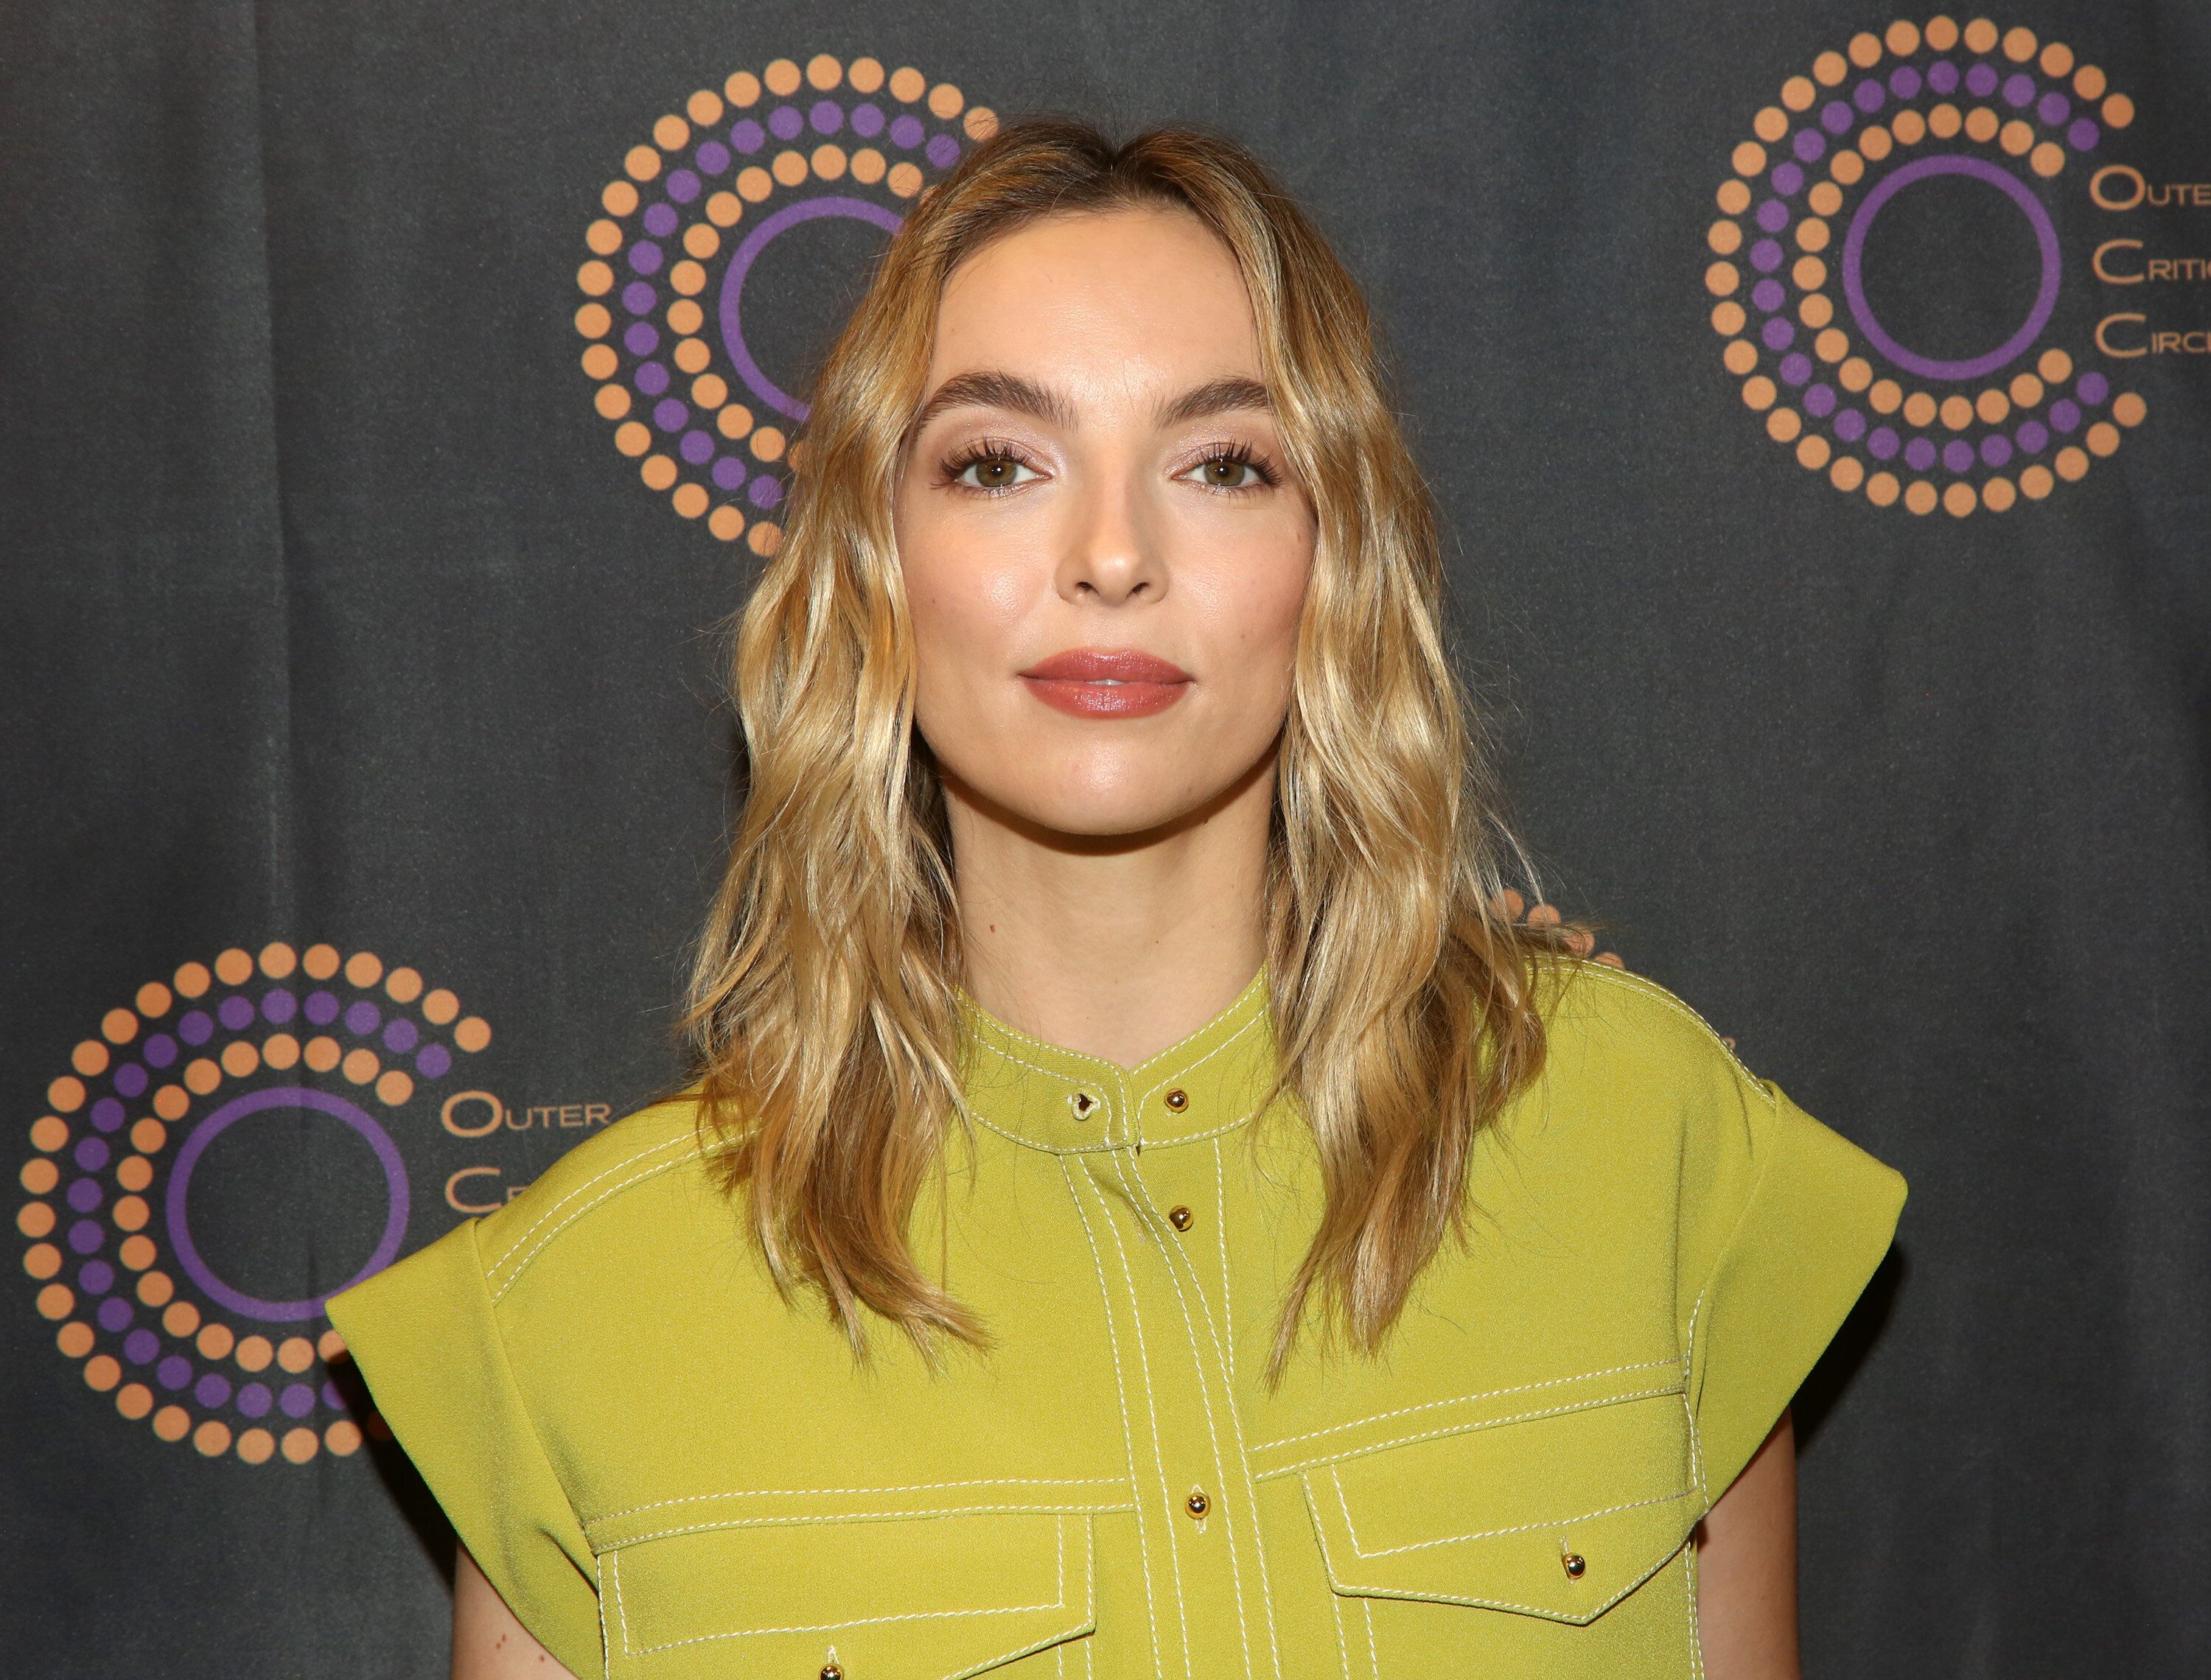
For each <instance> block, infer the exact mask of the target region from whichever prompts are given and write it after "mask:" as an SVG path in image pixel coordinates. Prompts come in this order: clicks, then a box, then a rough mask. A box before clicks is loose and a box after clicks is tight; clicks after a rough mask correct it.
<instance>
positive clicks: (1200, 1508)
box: [1182, 1488, 1213, 1517]
mask: <svg viewBox="0 0 2211 1680" xmlns="http://www.w3.org/2000/svg"><path fill="white" fill-rule="evenodd" d="M1182 1505H1183V1509H1184V1510H1185V1511H1187V1512H1189V1513H1190V1515H1192V1516H1194V1517H1202V1516H1203V1515H1204V1514H1206V1513H1207V1512H1208V1511H1210V1510H1211V1509H1212V1508H1213V1502H1212V1501H1211V1500H1209V1499H1208V1498H1207V1497H1206V1496H1205V1490H1204V1489H1203V1488H1192V1489H1191V1490H1190V1497H1189V1498H1188V1499H1185V1500H1184V1501H1183V1502H1182Z"/></svg>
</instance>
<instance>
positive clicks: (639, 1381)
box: [331, 123, 1903, 1680]
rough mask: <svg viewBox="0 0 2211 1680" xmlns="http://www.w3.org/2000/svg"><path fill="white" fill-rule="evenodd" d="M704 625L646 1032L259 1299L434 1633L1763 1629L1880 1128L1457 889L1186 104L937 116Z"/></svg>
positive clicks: (1473, 784) (986, 1663) (1270, 265)
mask: <svg viewBox="0 0 2211 1680" xmlns="http://www.w3.org/2000/svg"><path fill="white" fill-rule="evenodd" d="M807 448H808V450H809V455H808V457H807V460H806V462H805V465H804V468H803V473H802V475H801V478H800V480H799V484H800V488H799V493H798V498H797V511H796V513H795V516H794V517H793V520H792V523H791V525H790V528H789V531H788V535H786V537H785V539H784V544H783V547H782V548H781V551H780V552H779V553H778V554H777V555H776V557H775V559H774V560H773V563H772V565H771V566H770V568H769V569H768V571H767V574H766V577H765V578H764V579H763V580H762V582H761V583H760V587H759V589H758V592H757V594H756V595H755V596H754V600H753V601H752V602H751V604H750V606H749V607H748V611H747V613H746V615H745V618H744V622H743V626H742V632H741V636H740V639H739V647H738V652H737V658H736V689H737V695H738V701H739V704H740V708H741V711H742V718H743V722H744V728H745V734H746V740H747V744H748V751H749V762H750V771H751V779H750V790H749V797H748V802H747V805H746V808H745V812H744V815H743V818H742V825H741V827H740V830H739V832H738V834H737V837H736V842H735V844H734V847H733V849H732V853H731V857H730V866H729V872H728V875H727V878H726V880H725V882H724V887H723V890H722V892H721V895H720V897H719V900H718V903H717V906H716V909H715V912H714V916H713V918H712V923H711V925H710V927H709V928H708V931H707V934H706V940H705V943H704V948H703V952H702V956H701V958H700V964H699V967H698V971H697V978H696V982H695V987H694V1007H693V1010H692V1013H691V1023H692V1027H693V1030H694V1035H695V1042H696V1047H697V1049H698V1052H699V1060H700V1066H701V1068H702V1078H701V1079H700V1083H699V1085H697V1086H695V1087H694V1090H693V1091H689V1092H688V1093H686V1094H685V1096H684V1097H681V1098H680V1099H678V1100H676V1101H674V1102H671V1103H664V1104H662V1105H659V1106H657V1107H655V1108H651V1109H646V1110H645V1111H644V1112H642V1113H639V1114H637V1115H633V1116H631V1117H630V1118H628V1119H627V1120H626V1121H622V1122H621V1123H620V1124H619V1125H617V1126H615V1127H612V1128H610V1129H609V1131H608V1132H607V1133H605V1134H604V1135H603V1136H600V1137H597V1138H595V1139H591V1141H590V1142H588V1143H586V1144H585V1145H582V1146H581V1147H579V1148H578V1149H577V1150H575V1151H573V1152H572V1153H571V1154H570V1155H569V1156H568V1157H566V1158H565V1159H564V1160H562V1161H561V1162H560V1163H558V1164H557V1165H556V1166H555V1167H554V1169H552V1170H551V1171H549V1172H548V1173H547V1174H546V1175H545V1176H544V1177H543V1178H542V1179H541V1180H540V1181H538V1182H537V1183H536V1185H534V1186H533V1187H531V1188H530V1191H529V1192H528V1193H527V1194H524V1195H523V1196H521V1197H519V1198H518V1199H517V1200H515V1201H514V1202H512V1204H511V1205H510V1206H507V1207H506V1208H505V1209H503V1210H501V1211H500V1212H498V1213H495V1214H493V1215H491V1216H489V1217H488V1218H483V1219H481V1220H471V1221H469V1222H468V1223H466V1224H463V1225H462V1226H460V1227H459V1228H458V1229H457V1230H453V1231H451V1233H449V1234H447V1235H446V1236H445V1237H444V1238H443V1239H442V1240H440V1241H439V1242H435V1243H433V1244H432V1245H431V1246H430V1247H429V1248H426V1249H424V1250H423V1251H422V1252H421V1253H420V1254H416V1255H415V1256H413V1257H411V1258H410V1259H409V1260H406V1261H404V1262H403V1263H401V1264H400V1265H398V1266H395V1267H393V1268H391V1270H389V1271H387V1272H385V1273H383V1274H382V1275H380V1276H379V1277H377V1278H372V1279H371V1280H370V1281H368V1282H367V1283H366V1284H362V1285H360V1287H358V1288H356V1289H354V1290H351V1291H349V1292H348V1293H347V1294H345V1295H343V1296H340V1297H338V1298H337V1299H336V1301H334V1302H332V1303H331V1315H332V1317H333V1319H334V1320H335V1321H336V1324H337V1326H338V1327H339V1329H340V1330H341V1331H342V1333H343V1334H344V1335H345V1338H346V1339H347V1341H348V1344H349V1345H350V1346H351V1348H352V1350H353V1352H354V1357H355V1358H356V1359H357V1360H358V1362H359V1363H360V1368H361V1369H362V1370H363V1372H364V1373H365V1374H366V1378H367V1380H368V1382H369V1384H370V1386H371V1387H372V1388H373V1391H374V1393H375V1395H376V1398H377V1400H378V1402H379V1405H380V1407H381V1408H382V1411H383V1412H384V1415H385V1417H386V1418H387V1419H388V1420H389V1421H390V1423H391V1425H392V1427H393V1429H395V1430H396V1431H397V1435H398V1437H399V1439H400V1441H402V1443H403V1445H404V1446H405V1447H407V1449H408V1451H409V1453H411V1454H412V1455H413V1457H414V1459H415V1461H416V1463H417V1464H418V1465H420V1466H421V1470H422V1472H423V1474H424V1475H425V1476H426V1478H427V1479H428V1481H429V1484H430V1485H431V1487H432V1489H433V1490H434V1491H435V1492H436V1494H437V1495H438V1496H439V1499H440V1501H441V1502H443V1503H444V1505H445V1508H446V1510H447V1512H448V1513H449V1514H451V1517H452V1520H453V1522H454V1525H455V1526H456V1528H457V1531H458V1532H459V1536H460V1538H461V1541H462V1544H463V1551H462V1554H461V1563H460V1573H459V1578H458V1580H457V1586H456V1595H455V1633H454V1651H455V1654H454V1673H455V1674H456V1675H457V1676H466V1677H476V1680H483V1677H496V1676H505V1675H509V1674H522V1673H531V1674H536V1673H548V1672H550V1673H558V1672H560V1671H561V1670H562V1669H563V1668H564V1667H565V1669H566V1671H570V1672H572V1673H575V1674H578V1675H582V1674H587V1673H593V1672H598V1671H602V1670H603V1671H604V1672H606V1673H607V1674H609V1675H610V1676H614V1677H626V1676H639V1677H647V1676H650V1677H659V1676H668V1677H677V1676H694V1675H695V1676H710V1675H747V1676H749V1675H754V1674H763V1675H768V1674H779V1675H789V1676H801V1675H805V1676H813V1675H819V1676H821V1677H823V1680H840V1677H843V1676H847V1675H849V1676H851V1677H852V1680H877V1677H886V1680H887V1677H921V1676H926V1677H931V1680H936V1677H948V1676H958V1675H968V1674H973V1673H978V1672H982V1671H993V1670H996V1669H998V1668H1001V1667H1003V1668H1006V1669H1008V1670H1009V1671H1012V1672H1015V1673H1018V1674H1039V1675H1040V1674H1046V1673H1049V1674H1053V1675H1067V1674H1079V1675H1084V1676H1098V1677H1109V1676H1110V1677H1129V1676H1137V1675H1145V1676H1150V1675H1163V1676H1166V1675H1172V1676H1176V1677H1189V1676H1206V1677H1214V1676H1220V1675H1227V1674H1235V1675H1239V1676H1246V1677H1259V1676H1267V1677H1298V1680H1303V1677H1310V1676H1315V1675H1337V1674H1342V1675H1347V1676H1376V1675H1391V1676H1397V1675H1410V1674H1414V1673H1422V1674H1439V1675H1442V1674H1484V1675H1487V1674H1515V1675H1528V1674H1543V1675H1600V1674H1601V1675H1604V1676H1607V1677H1622V1676H1661V1675H1665V1676H1676V1675H1679V1676H1687V1675H1693V1674H1697V1673H1699V1672H1702V1673H1705V1674H1709V1675H1711V1676H1712V1677H1714V1680H1735V1677H1747V1676H1759V1677H1767V1676H1787V1675H1793V1674H1794V1673H1795V1671H1796V1652H1795V1642H1796V1634H1795V1586H1794V1566H1795V1559H1794V1527H1793V1525H1794V1514H1795V1513H1794V1480H1793V1467H1792V1453H1793V1448H1792V1446H1791V1441H1790V1431H1789V1423H1788V1417H1787V1412H1786V1407H1787V1405H1788V1403H1789V1400H1790V1396H1791V1394H1792V1393H1793V1392H1794V1390H1795V1389H1796V1385H1797V1383H1798V1381H1800V1380H1801V1379H1802V1376H1803V1375H1804V1373H1805V1371H1806V1370H1807V1369H1808V1367H1809V1366H1810V1364H1811V1363H1812V1361H1813V1359H1814V1357H1816V1356H1817V1355H1818V1353H1819V1351H1820V1349H1821V1348H1822V1347H1823V1346H1824V1345H1826V1342H1827V1340H1828V1339H1829V1338H1830V1336H1831V1335H1832V1333H1833V1331H1834V1330H1835V1328H1836V1326H1837V1325H1838V1323H1839V1322H1840V1320H1841V1319H1842V1317H1843V1314H1845V1312H1846V1311H1847V1310H1848V1308H1849V1307H1850V1305H1851V1302H1852V1301H1853V1300H1854V1299H1855V1298H1856V1296H1857V1294H1858V1291H1859V1290H1860V1288H1861V1287H1862V1286H1863V1283H1864V1282H1865V1279H1866V1278H1867V1277H1868V1276H1869V1273H1870V1272H1871V1271H1872V1270H1873V1267H1874V1266H1875V1264H1876V1263H1877V1261H1878V1260H1880V1258H1881V1254H1882V1253H1883V1252H1884V1250H1885V1249H1886V1248H1887V1244H1888V1241H1889V1236H1890V1233H1891V1230H1892V1229H1893V1224H1894V1221H1895V1218H1896V1214H1897V1212H1898V1209H1899V1206H1900V1205H1901V1202H1902V1199H1903V1187H1902V1184H1901V1181H1899V1179H1898V1178H1897V1176H1896V1175H1894V1174H1893V1173H1892V1172H1890V1171H1888V1170H1887V1169H1886V1168H1884V1167H1882V1166H1881V1165H1880V1164H1879V1163H1875V1162H1874V1161H1872V1160H1870V1159H1869V1158H1868V1157H1865V1156H1864V1155H1862V1154H1860V1153H1859V1152H1858V1151H1857V1150H1855V1149H1854V1148H1852V1147H1851V1145H1848V1144H1847V1143H1845V1142H1844V1141H1843V1140H1842V1139H1840V1138H1838V1137H1837V1136H1836V1135H1835V1134H1834V1133H1831V1132H1829V1131H1827V1130H1826V1128H1824V1127H1821V1126H1820V1125H1819V1124H1818V1123H1817V1122H1815V1121H1812V1120H1810V1119H1808V1118H1807V1117H1806V1116H1805V1115H1803V1114H1802V1113H1801V1112H1800V1111H1799V1110H1798V1109H1796V1108H1795V1107H1794V1106H1793V1105H1791V1104H1790V1102H1789V1101H1788V1099H1787V1098H1786V1097H1783V1096H1782V1095H1781V1094H1780V1092H1779V1091H1778V1090H1777V1089H1775V1088H1774V1087H1773V1086H1772V1085H1768V1084H1766V1083H1763V1082H1760V1081H1759V1080H1757V1079H1753V1078H1752V1077H1751V1076H1750V1075H1749V1074H1748V1073H1747V1072H1745V1070H1744V1069H1743V1068H1742V1067H1741V1066H1739V1065H1738V1064H1737V1063H1736V1062H1735V1061H1734V1059H1733V1058H1732V1057H1731V1056H1730V1055H1729V1053H1728V1052H1727V1050H1726V1049H1725V1048H1723V1046H1722V1045H1721V1043H1720V1042H1719V1041H1718V1040H1717V1039H1715V1038H1714V1037H1713V1036H1711V1032H1710V1031H1709V1030H1708V1029H1706V1028H1705V1026H1704V1024H1702V1023H1701V1022H1700V1021H1699V1020H1698V1019H1697V1018H1695V1017H1694V1016H1693V1014H1692V1013H1691V1012H1689V1011H1688V1010H1687V1009H1686V1008H1685V1007H1684V1006H1681V1004H1680V1003H1678V1002H1676V1001H1675V1000H1674V999H1673V998H1671V997H1670V996H1669V994H1666V993H1664V992H1663V991H1662V990H1660V989H1659V988H1657V987H1655V986H1652V985H1650V984H1647V983H1645V982H1640V981H1638V980H1634V979H1632V978H1630V977H1628V976H1624V975H1622V974H1620V973H1617V972H1615V971H1614V970H1609V969H1607V968H1604V967H1602V966H1599V965H1597V964H1590V963H1585V962H1583V961H1580V960H1578V958H1576V957H1575V956H1574V955H1573V954H1572V951H1570V950H1569V949H1568V948H1566V941H1565V940H1562V939H1560V937H1558V936H1556V935H1555V934H1544V933H1542V932H1541V931H1530V929H1528V928H1524V927H1519V926H1515V925H1514V924H1513V923H1512V922H1511V921H1510V920H1509V918H1507V917H1506V916H1504V915H1503V914H1502V913H1501V911H1500V909H1498V908H1495V907H1496V906H1499V905H1500V904H1501V903H1504V902H1505V900H1504V898H1503V896H1502V895H1503V884H1502V882H1501V880H1500V879H1499V858H1500V856H1501V855H1506V854H1507V853H1508V851H1509V843H1508V842H1507V841H1506V840H1505V837H1503V836H1502V834H1501V833H1500V832H1499V830H1498V828H1497V826H1496V825H1495V823H1494V820H1493V818H1492V816H1491V814H1490V809H1491V807H1490V804H1489V802H1488V801H1487V797H1486V793H1485V787H1486V784H1485V783H1483V781H1482V780H1481V778H1480V777H1478V776H1476V775H1475V773H1474V772H1475V770H1476V769H1477V768H1478V766H1476V765H1475V762H1474V758H1475V755H1474V753H1473V752H1472V750H1471V747H1470V745H1469V735H1468V731H1467V728H1466V724H1465V722H1464V720H1463V714H1462V707H1461V701H1460V698H1459V695H1458V692H1457V688H1456V686H1455V685H1454V683H1453V680H1452V678H1451V673H1450V671H1449V668H1448V667H1447V665H1446V663H1445V658H1444V655H1443V651H1442V645H1441V639H1440V636H1439V622H1438V619H1439V591H1440V571H1439V565H1438V560H1437V550H1436V539H1435V535H1434V531H1433V522H1432V517H1431V513H1430V508H1429V503H1428V500H1427V496H1426V494H1425V492H1424V490H1423V487H1422V485H1421V483H1420V479H1419V478H1418V476H1417V475H1416V474H1415V473H1414V468H1413V467H1412V465H1411V463H1410V462H1409V460H1408V456H1407V454H1406V451H1405V449H1404V445H1403V444H1402V440H1401V438H1400V437H1399V434H1398V432H1397V430H1396V425H1395V423H1394V420H1393V419H1392V417H1391V414H1390V409H1389V408H1388V406H1387V404H1386V402H1385V399H1384V394H1383V392H1382V390H1381V387H1380V384H1379V381H1378V376H1377V372H1376V365H1375V360H1374V354H1373V349H1372V343H1371V340H1370V330H1369V326H1368V322H1367V317H1366V310H1365V306H1364V305H1363V303H1362V301H1361V299H1360V296H1359V293H1358V292H1357V290H1356V288H1355V287H1354V285H1353V283H1352V281H1350V279H1349V278H1348V275H1346V274H1345V272H1344V270H1343V269H1342V267H1341V266H1340V264H1339V263H1337V261H1336V258H1335V257H1333V256H1332V254H1331V253H1330V251H1329V250H1328V248H1327V246H1326V245H1324V242H1323V241H1322V240H1321V239H1320V237H1319V236H1318V233H1316V232H1315V231H1314V229H1313V228H1312V227H1311V224H1310V223H1309V222H1308V221H1306V220H1305V218H1304V217H1303V216H1302V215H1300V214H1299V211H1298V210H1297V209H1296V208H1294V207H1293V205H1292V204H1291V203H1290V202H1288V201H1287V199H1286V198H1285V197H1283V196H1282V195H1281V191H1280V190H1279V189H1278V188H1276V187H1275V185H1273V184H1272V183H1271V182H1270V181H1269V179H1268V178H1267V177H1266V175H1265V174H1264V173H1263V172H1262V170H1261V169H1260V168H1259V166H1257V164H1256V163H1255V162H1254V161H1253V160H1251V158H1250V157H1249V156H1248V155H1246V154H1245V153H1243V152H1241V151H1240V150H1239V149H1237V148H1234V147H1233V146H1232V145H1230V144H1227V142H1222V141H1220V140H1217V139H1213V138H1209V137H1206V136H1202V135H1199V134H1196V133H1191V132H1187V131H1178V130H1166V131H1160V132H1154V133H1153V134H1149V135H1147V136H1142V137H1140V138H1138V139H1137V140H1135V141H1133V142H1130V143H1129V144H1128V145H1127V146H1125V147H1123V148H1118V149H1117V148H1114V147H1112V145H1110V144H1109V143H1108V142H1105V140H1103V139H1101V138H1100V137H1099V136H1098V135H1097V134H1096V133H1095V132H1093V130H1089V129H1087V128H1084V127H1081V126H1078V125H1073V124H1057V123H1035V124H1020V125H1015V126H1013V127H1009V129H1007V130H1005V131H1003V133H1002V134H1001V135H999V136H997V137H996V139H995V140H993V141H991V142H989V143H986V144H984V145H983V146H982V147H980V148H978V149H977V150H976V151H975V153H974V154H972V156H971V157H969V158H968V159H967V160H966V161H965V162H964V163H962V164H961V165H960V167H959V168H958V169H957V170H956V171H955V172H954V173H953V174H952V175H951V176H950V177H948V178H947V179H946V180H945V181H944V182H943V183H942V184H941V185H939V186H938V187H937V188H936V190H935V191H934V192H933V193H932V194H931V195H930V196H929V197H928V198H927V199H925V200H924V202H922V203H920V204H919V205H918V206H917V207H916V208H915V210H914V212H913V214H912V216H911V218H910V219H909V220H908V221H907V222H906V226H905V227H904V228H903V229H902V230H901V231H900V233H899V234H898V235H897V236H896V238H895V239H893V242H892V244H891V246H890V249H889V251H888V253H887V256H886V257H885V259H884V261H883V263H882V266H881V270H880V271H879V273H878V274H877V275H876V276H875V281H874V283H873V285H872V287H871V288H870V290H869V293H868V295H867V297H866V298H865V299H864V300H863V302H862V304H861V305H860V307H859V309H858V311H857V313H856V314H855V315H854V317H853V318H852V320H851V323H850V324H849V326H848V327H847V328H846V329H845V332H844V334H843V335H842V336H841V338H840V339H839V342H838V344H837V345H836V347H835V348H834V350H833V354H831V356H830V358H829V360H828V361H827V364H826V366H825V368H824V370H823V372H822V374H821V380H820V384H819V389H818V391H817V393H816V398H815V409H814V417H813V420H812V424H811V428H810V432H809V441H808V445H807Z"/></svg>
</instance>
